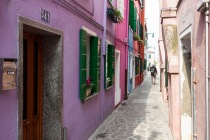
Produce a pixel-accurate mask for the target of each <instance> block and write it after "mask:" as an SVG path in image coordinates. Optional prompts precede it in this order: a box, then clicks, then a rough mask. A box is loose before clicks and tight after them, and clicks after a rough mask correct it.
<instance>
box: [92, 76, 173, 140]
mask: <svg viewBox="0 0 210 140" xmlns="http://www.w3.org/2000/svg"><path fill="white" fill-rule="evenodd" d="M156 82H157V83H156V85H152V84H151V79H150V73H148V74H147V76H146V77H145V80H144V82H143V83H142V84H141V86H139V87H137V88H136V89H135V90H134V91H133V92H132V93H131V94H130V96H129V97H128V100H124V101H123V102H122V103H121V104H120V105H119V107H118V108H117V109H116V110H115V111H114V112H113V113H112V114H111V115H110V116H109V117H108V118H107V119H106V120H105V121H104V123H103V124H102V125H101V126H100V127H99V128H98V129H97V130H96V131H95V133H94V134H93V135H92V136H91V137H90V138H89V140H172V136H171V131H170V128H169V126H168V107H167V105H166V104H165V103H164V102H163V100H162V96H161V92H159V76H158V77H157V80H156Z"/></svg>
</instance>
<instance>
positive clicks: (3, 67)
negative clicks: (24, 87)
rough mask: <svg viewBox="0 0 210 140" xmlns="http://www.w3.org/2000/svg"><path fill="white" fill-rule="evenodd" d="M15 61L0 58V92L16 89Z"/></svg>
mask: <svg viewBox="0 0 210 140" xmlns="http://www.w3.org/2000/svg"><path fill="white" fill-rule="evenodd" d="M15 61H16V60H15V59H4V58H0V91H2V90H10V89H14V88H16V75H17V74H16V73H17V67H16V64H15Z"/></svg>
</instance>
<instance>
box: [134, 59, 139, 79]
mask: <svg viewBox="0 0 210 140" xmlns="http://www.w3.org/2000/svg"><path fill="white" fill-rule="evenodd" d="M135 67H136V69H135V75H138V74H139V73H140V65H139V57H135Z"/></svg>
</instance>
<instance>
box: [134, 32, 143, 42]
mask: <svg viewBox="0 0 210 140" xmlns="http://www.w3.org/2000/svg"><path fill="white" fill-rule="evenodd" d="M133 40H135V41H140V40H141V38H140V37H139V36H138V35H136V34H135V35H133Z"/></svg>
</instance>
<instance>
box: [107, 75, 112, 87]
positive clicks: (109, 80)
mask: <svg viewBox="0 0 210 140" xmlns="http://www.w3.org/2000/svg"><path fill="white" fill-rule="evenodd" d="M110 82H111V79H110V78H109V77H107V78H106V86H107V87H108V86H110Z"/></svg>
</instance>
